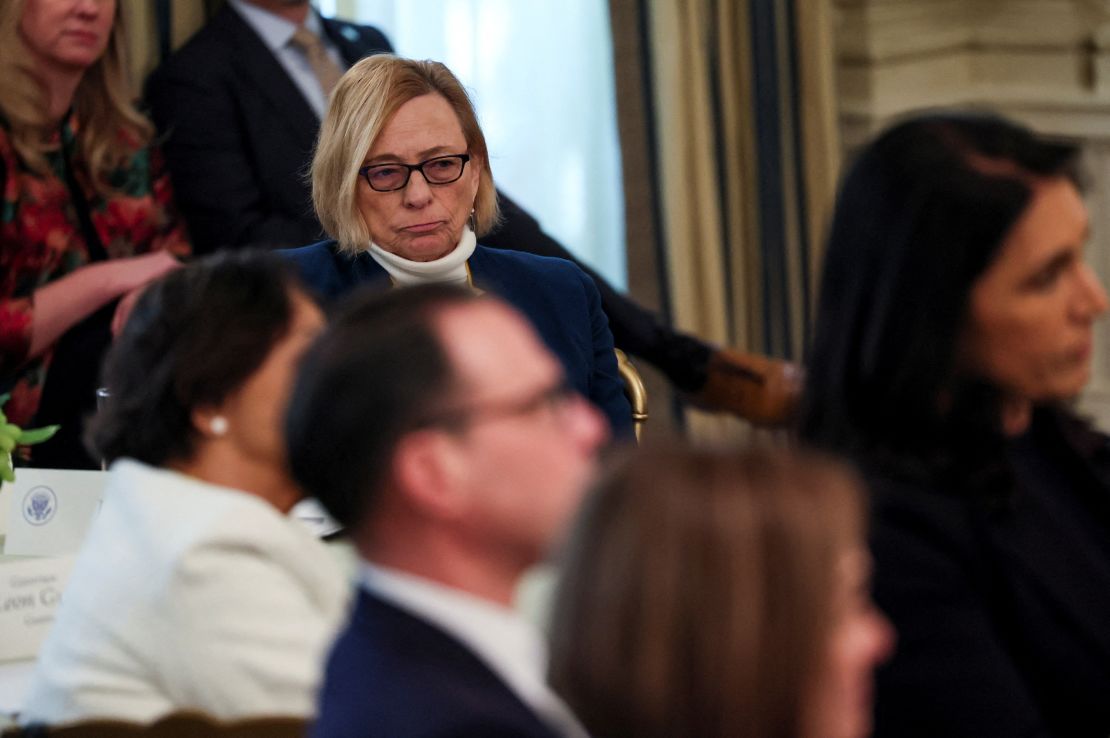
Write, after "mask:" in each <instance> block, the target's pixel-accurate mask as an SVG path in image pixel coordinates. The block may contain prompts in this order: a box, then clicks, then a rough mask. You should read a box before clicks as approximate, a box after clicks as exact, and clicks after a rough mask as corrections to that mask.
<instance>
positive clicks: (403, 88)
mask: <svg viewBox="0 0 1110 738" xmlns="http://www.w3.org/2000/svg"><path fill="white" fill-rule="evenodd" d="M432 94H434V95H440V96H442V97H443V98H444V99H445V100H446V101H447V103H448V104H449V105H450V106H451V107H452V108H453V109H454V111H455V115H456V116H457V117H458V119H459V124H460V125H461V126H462V130H463V136H464V137H465V138H466V147H467V151H468V153H469V154H470V156H471V157H472V158H471V160H470V166H476V165H477V166H481V168H482V170H481V174H480V176H479V178H478V194H477V196H476V197H475V199H474V219H473V220H474V222H473V227H474V232H475V234H476V235H477V236H479V237H481V236H483V235H485V234H486V233H488V232H489V231H490V230H491V229H492V228H493V227H494V226H495V225H497V222H498V219H499V217H500V216H499V213H498V208H497V191H496V189H495V188H494V184H493V172H492V171H491V170H490V166H489V151H488V150H487V148H486V138H485V136H484V135H482V129H481V127H480V126H479V125H478V116H477V114H475V112H474V106H473V104H471V102H470V97H469V96H468V95H467V94H466V90H465V89H463V86H462V83H461V82H459V80H458V78H457V77H455V75H454V74H452V73H451V70H449V69H448V68H447V67H445V66H444V65H443V64H440V63H439V62H435V61H417V60H414V59H403V58H401V57H397V56H393V55H391V54H377V55H374V56H370V57H367V58H365V59H363V60H362V61H360V62H358V63H357V64H355V65H354V66H353V67H351V68H350V69H349V70H347V73H346V74H344V75H343V78H342V79H340V80H339V84H337V85H336V87H335V90H334V91H333V92H332V95H331V101H330V102H329V104H328V110H327V113H326V114H325V115H324V121H323V123H322V124H321V126H320V137H319V139H318V140H317V142H316V153H315V155H314V156H313V159H312V175H311V176H312V204H313V206H314V207H315V208H316V216H317V217H318V218H319V219H320V223H321V225H323V227H324V231H325V232H326V233H327V234H328V235H329V236H331V237H332V238H334V239H335V240H336V241H338V242H339V249H340V250H341V251H346V252H348V253H358V252H361V251H365V250H366V248H367V246H368V245H369V243H370V230H369V229H368V228H367V227H366V224H365V223H364V222H363V220H362V216H361V215H360V214H359V212H358V204H357V197H356V195H357V192H358V180H359V176H358V170H359V168H360V167H361V166H362V162H363V161H364V160H365V158H366V154H367V152H369V151H370V149H371V148H372V147H373V145H374V142H375V141H376V140H377V138H378V136H379V135H380V134H381V131H382V129H383V128H384V127H385V125H386V123H387V122H388V121H389V119H390V118H392V117H393V114H394V113H396V112H397V110H398V108H400V107H401V106H402V105H404V104H405V103H407V102H408V101H409V100H412V99H414V98H417V97H421V96H422V95H432Z"/></svg>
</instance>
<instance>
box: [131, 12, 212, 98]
mask: <svg viewBox="0 0 1110 738" xmlns="http://www.w3.org/2000/svg"><path fill="white" fill-rule="evenodd" d="M120 5H121V7H122V9H123V14H124V19H125V22H126V23H127V32H128V37H127V48H128V64H129V66H130V67H131V82H132V85H133V89H135V90H137V91H138V90H142V85H143V81H144V80H145V79H146V77H147V75H148V74H150V73H151V72H152V71H154V69H155V68H156V67H157V66H158V63H159V62H160V61H161V59H159V48H158V42H159V39H158V21H157V12H156V6H155V3H154V2H152V1H151V0H120ZM215 5H216V4H215V3H213V2H212V1H211V0H172V2H171V3H170V28H171V33H172V47H173V48H174V49H176V48H178V47H179V46H181V44H183V43H185V42H186V41H188V40H189V37H190V36H192V35H193V34H194V33H196V32H197V30H199V29H200V27H201V26H202V25H204V21H205V20H206V19H207V18H208V14H209V12H210V8H213V7H214V6H215Z"/></svg>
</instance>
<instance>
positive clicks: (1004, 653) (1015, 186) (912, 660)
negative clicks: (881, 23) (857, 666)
mask: <svg viewBox="0 0 1110 738" xmlns="http://www.w3.org/2000/svg"><path fill="white" fill-rule="evenodd" d="M1076 156H1077V151H1076V150H1075V148H1074V147H1073V146H1071V145H1069V144H1066V143H1062V142H1058V141H1051V140H1047V139H1044V138H1041V137H1038V136H1036V135H1035V134H1033V133H1032V132H1030V131H1028V130H1027V129H1025V128H1022V127H1020V126H1018V125H1015V124H1013V123H1010V122H1008V121H1005V120H1002V119H1000V118H996V117H991V116H988V115H977V114H947V113H938V114H932V115H925V116H921V117H917V118H913V119H911V120H908V121H905V122H903V123H901V124H899V125H896V126H894V127H893V128H891V129H890V130H888V131H887V132H886V133H884V134H883V135H881V136H880V137H879V138H878V139H876V140H875V141H874V142H873V143H872V144H871V145H869V146H868V147H867V148H866V149H865V150H864V151H863V152H862V153H861V155H860V156H859V159H858V160H857V161H856V163H855V165H854V166H853V167H852V168H851V170H850V171H849V172H848V175H847V177H846V178H845V180H844V183H843V186H842V188H841V192H840V197H839V201H838V203H837V208H836V213H835V217H834V221H833V225H832V230H831V235H830V239H829V244H828V249H827V252H826V257H825V258H826V261H825V273H824V279H823V282H822V289H821V298H820V303H819V310H818V316H817V329H816V335H815V339H814V345H813V348H812V352H811V355H810V357H809V362H808V378H807V389H806V393H805V399H804V409H803V414H802V421H801V432H802V436H803V437H804V438H805V439H806V440H808V441H809V442H811V443H813V444H816V445H817V446H819V447H822V448H824V449H827V450H830V451H834V452H839V453H842V454H845V455H847V456H848V457H850V458H852V459H853V460H855V461H856V462H857V463H858V464H859V466H860V467H861V468H862V469H863V471H864V472H865V474H866V476H867V477H868V478H869V481H871V483H872V486H873V489H874V493H875V501H874V523H873V528H872V531H873V534H872V552H873V555H874V557H875V562H876V569H875V572H876V599H877V601H878V603H879V605H880V606H881V607H882V608H883V609H884V610H885V611H886V612H887V613H888V614H889V615H890V617H891V619H892V620H893V622H894V624H895V626H896V627H897V629H898V632H899V635H900V641H899V649H898V654H897V655H896V657H895V658H894V659H893V661H892V662H891V663H890V664H889V666H888V667H886V668H885V669H882V670H880V672H879V681H878V686H879V690H878V695H877V705H878V710H877V723H876V726H877V734H878V735H880V736H891V737H894V736H897V737H898V738H912V737H913V736H941V735H943V736H968V737H969V738H970V737H971V736H974V737H975V738H984V737H989V736H999V738H1002V737H1003V736H1005V737H1006V738H1011V737H1012V736H1069V737H1070V738H1076V737H1082V736H1106V735H1107V734H1110V700H1107V695H1108V694H1110V455H1108V454H1107V439H1106V438H1105V437H1104V436H1102V435H1099V434H1097V433H1095V432H1094V431H1092V430H1091V429H1089V428H1088V427H1087V426H1086V425H1085V424H1083V423H1082V422H1080V421H1079V420H1077V419H1076V417H1075V416H1074V415H1073V414H1072V412H1071V411H1070V410H1068V408H1067V406H1066V403H1067V402H1068V401H1069V400H1071V399H1072V398H1074V397H1075V396H1076V395H1078V394H1079V392H1080V390H1082V389H1083V386H1084V385H1085V384H1086V382H1087V379H1088V377H1089V375H1090V362H1091V349H1092V325H1093V322H1094V320H1095V319H1096V318H1097V317H1098V316H1099V315H1101V314H1102V313H1103V312H1104V311H1105V310H1106V307H1107V297H1106V293H1105V292H1104V291H1103V288H1102V285H1101V284H1100V283H1099V280H1098V279H1097V278H1096V277H1095V275H1094V273H1093V272H1092V271H1091V269H1090V267H1088V266H1087V264H1086V263H1085V261H1084V253H1083V250H1084V244H1085V242H1086V241H1087V238H1088V231H1089V228H1088V216H1087V211H1086V208H1085V207H1084V205H1083V201H1082V199H1081V197H1080V193H1079V190H1078V188H1077V184H1076V173H1075V164H1076Z"/></svg>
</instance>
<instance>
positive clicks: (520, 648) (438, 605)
mask: <svg viewBox="0 0 1110 738" xmlns="http://www.w3.org/2000/svg"><path fill="white" fill-rule="evenodd" d="M361 584H362V586H363V588H365V589H366V590H367V591H369V592H371V593H373V594H375V595H377V596H378V597H381V598H382V599H383V600H386V601H387V602H390V603H392V604H394V605H397V606H398V607H400V608H402V609H404V610H407V611H408V612H410V613H412V614H414V615H416V616H418V617H421V618H423V619H424V620H426V621H428V622H429V623H431V624H432V625H434V626H435V627H437V628H439V629H440V630H442V631H444V632H445V633H447V634H449V635H451V636H453V637H454V638H456V639H458V640H459V641H460V642H461V643H462V644H463V645H465V646H466V647H467V648H469V649H470V650H471V651H472V652H473V653H474V655H475V656H477V657H478V658H479V659H481V660H482V661H483V662H484V663H485V664H486V666H488V667H489V668H490V669H491V670H492V671H493V673H494V674H496V675H497V676H498V677H499V678H500V679H501V681H503V682H505V684H506V685H507V686H508V687H509V689H511V690H512V691H513V692H514V693H515V694H516V695H517V696H518V697H519V698H520V699H521V701H522V702H524V704H526V705H527V706H528V707H530V708H531V709H532V710H533V711H534V712H535V713H536V715H538V716H539V718H540V719H541V720H543V721H544V722H545V723H547V725H548V726H549V727H551V728H552V729H553V730H554V731H556V732H557V733H559V734H560V735H563V736H566V737H567V738H586V736H587V734H586V731H585V729H584V728H583V727H582V725H581V724H580V723H579V722H578V719H577V718H576V717H575V716H574V714H573V713H572V712H571V711H570V708H568V707H567V706H566V703H564V702H563V700H562V699H560V698H559V696H558V695H556V694H555V693H554V692H552V691H551V688H550V687H549V686H548V685H547V681H546V680H545V678H544V674H545V673H546V671H547V646H546V644H545V641H544V638H543V636H542V634H541V633H540V632H539V630H538V629H536V628H535V626H533V625H532V624H531V623H529V622H528V621H526V620H524V619H523V618H522V617H520V615H519V614H517V613H516V612H515V611H514V610H511V609H509V608H506V607H502V606H501V605H499V604H497V603H495V602H490V601H489V600H486V599H483V598H481V597H476V596H474V595H471V594H468V593H466V592H463V591H462V590H459V589H455V588H453V587H447V586H445V585H442V584H437V583H436V582H432V581H430V580H428V579H424V578H423V577H417V576H413V575H411V574H406V573H404V572H401V571H398V570H397V569H390V568H386V567H382V566H377V565H375V564H371V563H369V562H366V561H363V562H362V573H361Z"/></svg>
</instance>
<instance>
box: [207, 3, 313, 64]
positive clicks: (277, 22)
mask: <svg viewBox="0 0 1110 738" xmlns="http://www.w3.org/2000/svg"><path fill="white" fill-rule="evenodd" d="M228 1H229V2H230V3H231V5H232V7H234V8H235V12H237V13H238V14H239V16H240V17H241V18H242V19H243V20H244V21H246V23H247V25H249V26H250V27H251V28H252V29H254V32H255V33H257V34H258V36H259V37H260V38H261V39H262V42H263V43H264V44H266V48H268V49H269V50H270V51H272V52H277V51H278V50H279V49H283V48H285V46H286V45H287V44H288V43H289V42H290V41H291V40H292V38H293V34H294V33H296V31H297V24H296V23H290V22H289V21H287V20H286V19H284V18H282V17H281V16H280V15H275V14H273V13H271V12H269V11H267V10H263V9H262V8H260V7H258V6H257V5H254V4H253V3H248V2H246V0H228ZM304 27H305V28H307V29H308V30H309V31H312V32H313V33H314V34H316V35H317V36H319V37H320V38H321V39H322V40H323V41H324V42H327V41H328V39H327V38H326V37H325V36H324V26H323V24H322V23H321V22H320V16H319V15H317V14H316V9H315V8H312V7H310V8H309V9H308V15H306V16H305V19H304Z"/></svg>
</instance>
